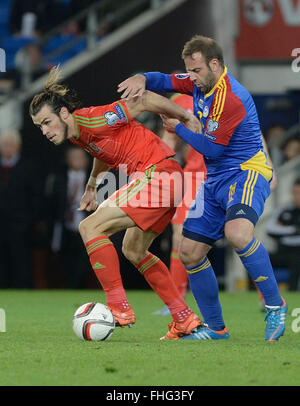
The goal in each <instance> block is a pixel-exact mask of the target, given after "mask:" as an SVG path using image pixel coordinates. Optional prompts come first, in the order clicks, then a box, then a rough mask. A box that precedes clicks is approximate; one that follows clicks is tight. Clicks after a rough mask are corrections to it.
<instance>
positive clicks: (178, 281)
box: [170, 249, 189, 297]
mask: <svg viewBox="0 0 300 406" xmlns="http://www.w3.org/2000/svg"><path fill="white" fill-rule="evenodd" d="M170 272H171V275H172V278H173V280H174V283H175V285H176V287H177V289H178V291H179V293H180V295H181V296H182V297H185V294H186V290H187V286H188V279H189V278H188V274H187V272H186V269H185V267H184V265H183V263H182V262H181V261H180V259H179V256H178V251H177V250H175V249H172V252H171V262H170Z"/></svg>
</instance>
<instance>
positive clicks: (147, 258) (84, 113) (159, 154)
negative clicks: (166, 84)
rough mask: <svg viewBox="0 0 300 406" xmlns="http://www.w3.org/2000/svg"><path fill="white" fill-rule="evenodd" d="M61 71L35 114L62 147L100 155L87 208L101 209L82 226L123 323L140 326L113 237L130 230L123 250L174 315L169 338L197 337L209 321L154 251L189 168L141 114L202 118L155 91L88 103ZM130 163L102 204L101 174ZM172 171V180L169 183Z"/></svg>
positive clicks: (37, 100)
mask: <svg viewBox="0 0 300 406" xmlns="http://www.w3.org/2000/svg"><path fill="white" fill-rule="evenodd" d="M59 73H60V72H59V71H58V69H57V68H54V69H52V71H51V72H50V75H49V78H48V81H47V82H46V84H45V87H44V91H43V92H41V93H39V94H37V95H35V96H34V98H33V100H32V101H31V104H30V111H29V112H30V115H31V117H32V120H33V122H34V124H35V125H36V126H38V127H39V128H40V129H41V131H42V133H43V135H45V136H46V137H47V139H48V140H49V141H50V142H52V143H53V144H55V145H60V144H61V143H62V142H64V141H65V140H67V139H68V140H69V141H71V142H72V143H73V144H76V145H78V146H79V147H80V148H83V149H85V150H86V151H88V152H89V153H90V154H91V155H92V156H93V157H94V163H93V168H92V171H91V176H90V179H89V181H88V183H87V185H86V190H85V193H84V195H83V197H82V199H81V204H80V208H79V209H80V210H88V211H92V210H95V212H94V213H92V214H91V215H90V216H88V217H87V218H86V219H85V220H83V221H82V222H81V223H80V225H79V231H80V234H81V237H82V239H83V242H84V244H85V247H86V250H87V253H88V255H89V259H90V263H91V265H92V267H93V269H94V271H95V274H96V276H97V278H98V280H99V282H100V284H101V286H102V287H103V290H104V292H105V294H106V300H107V306H108V307H109V308H110V309H111V311H112V313H113V315H114V318H115V321H116V325H119V326H121V327H123V326H125V325H131V324H133V323H135V314H134V312H133V309H132V308H131V306H130V304H129V303H128V300H127V296H126V292H125V290H124V287H123V283H122V279H121V275H120V266H119V258H118V254H117V252H116V250H115V248H114V245H113V244H112V242H111V240H110V239H109V237H110V236H111V235H113V234H114V233H116V232H119V231H122V230H124V229H126V230H127V231H126V234H125V237H124V240H123V247H122V251H123V253H124V255H125V257H126V258H127V259H128V260H129V261H130V262H131V263H132V264H133V265H134V266H135V267H136V268H137V269H138V270H139V271H140V273H141V274H142V275H143V276H144V277H145V279H146V281H147V282H148V284H149V285H150V286H151V287H152V289H153V290H154V291H155V292H156V293H157V294H158V296H159V297H160V298H161V299H162V301H163V302H164V303H165V304H166V305H167V306H168V308H169V310H170V313H171V315H172V319H173V320H172V322H171V323H170V324H169V330H168V332H167V334H166V335H165V336H164V337H162V339H173V340H174V339H178V338H180V337H181V336H183V335H187V334H190V333H191V332H192V331H194V330H195V328H196V327H197V326H199V325H200V324H201V322H200V319H199V318H198V316H196V315H195V314H194V313H193V312H192V311H191V310H190V309H189V307H188V306H187V304H186V303H185V301H184V299H183V298H182V297H181V296H180V294H179V292H178V290H177V288H176V286H175V284H174V282H173V280H172V278H171V276H170V273H169V270H168V268H167V267H166V265H165V264H164V263H163V262H162V261H161V260H160V259H159V258H157V257H156V256H154V255H153V254H152V253H150V252H149V251H148V248H149V247H150V245H151V243H152V241H153V240H154V239H155V238H156V237H157V236H158V235H159V234H160V233H161V232H162V231H163V230H164V228H165V227H166V225H167V224H168V223H169V222H170V220H171V219H172V217H173V215H174V213H175V210H176V205H178V204H179V203H180V201H181V199H182V194H183V193H182V192H183V182H182V175H183V172H182V169H181V167H180V165H179V164H178V163H177V162H176V161H175V160H174V159H173V156H174V155H175V153H174V151H173V150H171V149H170V148H169V147H168V146H167V145H166V144H165V143H164V142H162V141H161V140H160V139H159V137H157V136H156V135H155V134H153V133H152V132H151V131H150V130H149V129H147V128H146V127H144V126H143V125H141V124H140V123H138V122H137V121H135V120H134V118H135V117H136V116H138V115H139V114H140V113H141V112H143V111H146V110H147V111H151V112H153V113H162V114H166V115H169V116H176V118H177V119H179V120H181V121H183V122H185V123H186V125H189V126H190V127H191V128H192V127H193V126H194V128H197V127H198V124H197V122H196V123H195V122H194V118H193V116H192V115H191V114H189V113H188V112H187V111H186V110H184V109H182V108H181V107H179V106H178V105H176V104H175V103H172V102H171V101H170V100H168V99H166V98H164V97H162V96H159V95H156V94H154V93H151V92H146V94H145V95H144V96H143V97H142V98H135V99H133V100H132V99H131V100H130V101H126V100H125V101H121V100H120V101H116V102H114V103H112V104H109V105H105V106H96V107H87V108H80V102H79V100H78V98H77V96H76V95H75V93H74V92H73V91H72V90H69V89H68V88H67V87H66V86H64V85H62V84H58V83H57V82H58V79H59ZM124 165H126V167H127V174H128V175H130V176H131V181H130V182H129V183H128V184H127V185H125V186H123V187H122V188H120V189H119V190H117V191H116V192H115V193H114V194H113V195H111V196H110V197H109V198H108V199H106V200H105V201H104V202H102V203H101V204H100V205H99V206H98V203H97V187H96V186H97V184H96V178H97V177H98V175H99V174H103V173H105V172H106V171H107V170H108V169H109V168H116V169H119V168H120V167H121V166H122V168H124ZM162 175H164V176H162ZM168 176H169V178H170V177H172V182H167V183H166V182H163V181H162V179H165V178H168ZM149 199H150V200H149ZM149 201H150V203H149Z"/></svg>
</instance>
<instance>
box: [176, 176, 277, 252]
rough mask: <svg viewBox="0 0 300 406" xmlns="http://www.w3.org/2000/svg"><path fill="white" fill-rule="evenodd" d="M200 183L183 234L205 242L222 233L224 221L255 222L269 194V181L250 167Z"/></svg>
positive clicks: (218, 236)
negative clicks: (238, 219) (239, 219)
mask: <svg viewBox="0 0 300 406" xmlns="http://www.w3.org/2000/svg"><path fill="white" fill-rule="evenodd" d="M226 175H227V176H226V178H225V176H221V177H220V176H218V177H217V178H216V180H211V179H209V180H208V181H206V182H204V183H202V185H201V186H200V189H199V191H198V193H197V195H196V197H195V200H194V202H193V204H192V206H191V207H190V209H189V211H188V214H187V217H186V219H185V221H184V223H183V235H184V236H185V237H187V238H190V239H191V240H195V241H201V242H205V243H206V244H208V245H213V243H214V242H215V241H217V240H219V239H220V238H222V237H223V236H224V226H225V223H226V221H229V220H233V219H235V218H246V219H248V220H250V221H251V222H252V223H253V224H254V225H255V224H256V222H257V220H258V219H259V217H260V216H261V214H262V213H263V210H264V204H265V200H266V199H267V198H268V196H269V195H270V182H269V181H267V180H266V178H265V177H264V176H262V175H261V174H260V173H259V172H257V171H256V170H253V169H249V170H235V171H232V172H228V173H227V174H226Z"/></svg>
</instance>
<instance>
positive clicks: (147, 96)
mask: <svg viewBox="0 0 300 406" xmlns="http://www.w3.org/2000/svg"><path fill="white" fill-rule="evenodd" d="M124 102H125V104H126V107H127V109H128V111H129V114H130V117H131V118H135V117H137V116H138V115H140V114H141V113H142V112H144V111H149V112H150V113H155V114H163V115H165V116H167V117H173V118H176V119H177V120H178V121H180V122H182V123H184V124H185V125H186V126H187V127H188V128H189V129H190V130H191V131H195V132H198V131H197V130H199V128H200V123H199V121H198V120H197V118H196V117H195V116H194V115H193V114H191V113H189V112H188V111H187V110H185V109H184V108H183V107H181V106H179V105H178V104H176V103H174V102H172V101H171V100H169V99H167V98H166V97H164V96H161V95H159V94H157V93H153V92H150V91H149V90H145V91H144V93H143V95H142V96H141V97H134V98H131V99H128V100H125V101H124Z"/></svg>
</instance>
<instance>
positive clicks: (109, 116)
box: [104, 111, 119, 126]
mask: <svg viewBox="0 0 300 406" xmlns="http://www.w3.org/2000/svg"><path fill="white" fill-rule="evenodd" d="M104 117H105V118H106V122H107V124H108V125H109V126H112V125H115V124H116V123H117V122H118V121H119V116H118V115H117V114H116V113H114V112H113V111H107V112H106V113H105V114H104Z"/></svg>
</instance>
